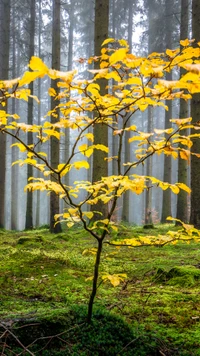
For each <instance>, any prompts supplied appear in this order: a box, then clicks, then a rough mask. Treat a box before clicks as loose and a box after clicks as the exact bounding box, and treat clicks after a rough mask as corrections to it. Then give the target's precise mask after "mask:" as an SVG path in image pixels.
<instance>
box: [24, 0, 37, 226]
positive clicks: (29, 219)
mask: <svg viewBox="0 0 200 356" xmlns="http://www.w3.org/2000/svg"><path fill="white" fill-rule="evenodd" d="M30 4H31V9H30V11H31V16H30V22H29V25H30V28H29V36H30V42H29V60H30V59H31V57H32V56H34V52H35V41H34V39H35V11H36V6H35V4H36V3H35V0H31V3H30ZM29 89H30V91H31V93H32V94H33V82H31V83H30V84H29ZM32 124H33V99H32V98H29V100H28V125H32ZM32 143H33V134H32V132H28V141H27V144H28V145H31V144H32ZM32 176H33V166H32V165H30V164H28V167H27V180H28V179H29V178H30V177H32ZM25 228H26V229H32V228H33V193H32V192H31V191H27V201H26V223H25Z"/></svg>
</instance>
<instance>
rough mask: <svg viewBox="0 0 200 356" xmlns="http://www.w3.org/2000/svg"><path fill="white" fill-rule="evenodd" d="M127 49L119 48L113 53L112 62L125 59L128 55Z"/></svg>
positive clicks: (110, 60)
mask: <svg viewBox="0 0 200 356" xmlns="http://www.w3.org/2000/svg"><path fill="white" fill-rule="evenodd" d="M126 54H127V49H126V48H119V49H117V50H116V51H115V52H114V53H113V54H111V56H110V58H109V62H110V64H111V65H112V64H115V63H117V62H120V61H123V60H124V59H125V57H126Z"/></svg>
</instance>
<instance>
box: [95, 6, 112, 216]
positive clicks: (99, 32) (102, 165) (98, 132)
mask: <svg viewBox="0 0 200 356" xmlns="http://www.w3.org/2000/svg"><path fill="white" fill-rule="evenodd" d="M108 22H109V0H96V1H95V30H94V55H95V56H99V55H100V54H101V44H102V42H103V41H104V40H105V39H106V38H107V37H108ZM98 84H99V85H100V88H101V91H100V94H101V95H106V94H107V89H106V85H107V81H106V80H105V79H100V80H99V81H98ZM94 144H95V145H96V144H101V145H105V146H108V128H107V126H106V125H103V124H96V125H95V126H94ZM106 157H107V154H106V153H105V152H103V151H100V150H94V154H93V178H92V180H93V182H97V181H99V180H101V178H102V177H106V176H107V175H108V165H107V161H106V160H105V158H106ZM92 209H93V210H94V211H99V212H100V213H102V214H103V215H102V218H103V217H105V216H106V215H107V211H108V207H107V205H106V204H102V203H101V202H99V203H97V204H96V205H95V206H93V207H92ZM96 219H97V220H98V219H99V215H97V216H96Z"/></svg>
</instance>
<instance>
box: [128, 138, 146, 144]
mask: <svg viewBox="0 0 200 356" xmlns="http://www.w3.org/2000/svg"><path fill="white" fill-rule="evenodd" d="M143 140H144V138H143V137H142V136H133V137H131V138H129V140H128V142H129V143H130V142H133V141H143Z"/></svg>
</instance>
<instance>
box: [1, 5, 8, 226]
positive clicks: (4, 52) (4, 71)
mask: <svg viewBox="0 0 200 356" xmlns="http://www.w3.org/2000/svg"><path fill="white" fill-rule="evenodd" d="M0 31H1V35H0V79H1V80H3V79H8V74H9V43H10V0H1V2H0ZM0 110H5V107H2V106H1V105H0ZM0 166H1V174H0V187H1V188H0V227H4V226H5V217H4V211H5V170H6V138H5V135H3V134H2V133H1V134H0Z"/></svg>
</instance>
